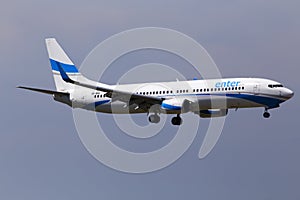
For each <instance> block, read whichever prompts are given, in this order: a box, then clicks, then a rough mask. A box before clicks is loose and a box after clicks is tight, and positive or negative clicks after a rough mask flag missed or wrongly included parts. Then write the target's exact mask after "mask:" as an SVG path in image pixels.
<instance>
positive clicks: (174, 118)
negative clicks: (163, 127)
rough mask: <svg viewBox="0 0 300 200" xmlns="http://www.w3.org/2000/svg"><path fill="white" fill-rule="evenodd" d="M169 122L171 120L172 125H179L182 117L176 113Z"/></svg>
mask: <svg viewBox="0 0 300 200" xmlns="http://www.w3.org/2000/svg"><path fill="white" fill-rule="evenodd" d="M171 122H172V124H173V125H176V126H179V125H181V124H182V119H181V117H180V116H179V115H177V116H176V117H173V118H172V121H171Z"/></svg>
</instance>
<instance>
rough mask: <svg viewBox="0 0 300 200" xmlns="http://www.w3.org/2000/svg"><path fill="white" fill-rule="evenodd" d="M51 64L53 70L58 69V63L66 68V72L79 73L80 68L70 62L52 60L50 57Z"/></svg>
mask: <svg viewBox="0 0 300 200" xmlns="http://www.w3.org/2000/svg"><path fill="white" fill-rule="evenodd" d="M50 64H51V68H52V70H55V71H58V72H59V69H58V65H59V64H60V66H61V67H62V68H63V69H64V71H65V72H66V73H78V69H77V68H76V67H75V65H68V64H64V63H61V62H58V61H56V60H52V59H50Z"/></svg>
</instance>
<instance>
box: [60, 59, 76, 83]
mask: <svg viewBox="0 0 300 200" xmlns="http://www.w3.org/2000/svg"><path fill="white" fill-rule="evenodd" d="M56 64H57V67H58V70H59V72H60V75H61V78H62V79H63V80H64V81H66V82H67V83H72V84H74V83H75V81H73V80H72V79H70V77H69V76H68V75H67V73H66V72H65V70H64V69H63V68H62V66H61V65H60V63H59V62H57V63H56Z"/></svg>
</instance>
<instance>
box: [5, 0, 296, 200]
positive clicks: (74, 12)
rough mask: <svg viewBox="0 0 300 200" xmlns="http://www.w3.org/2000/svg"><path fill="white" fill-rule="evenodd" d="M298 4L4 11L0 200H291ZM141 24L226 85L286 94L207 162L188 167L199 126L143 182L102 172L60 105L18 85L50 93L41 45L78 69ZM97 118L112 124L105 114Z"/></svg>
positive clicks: (249, 113)
mask: <svg viewBox="0 0 300 200" xmlns="http://www.w3.org/2000/svg"><path fill="white" fill-rule="evenodd" d="M299 6H300V3H299V1H296V0H295V1H292V0H288V1H284V2H283V1H279V0H275V1H258V0H254V1H234V0H232V1H215V0H213V1H182V2H179V3H178V2H177V3H175V2H173V1H164V2H163V3H162V2H161V1H151V2H148V3H146V2H142V1H130V2H126V3H125V2H124V1H109V2H100V1H85V2H83V1H72V3H67V2H62V1H57V0H53V1H48V2H47V1H33V0H29V1H22V2H18V1H4V2H2V6H1V8H0V12H1V18H0V24H1V32H0V36H1V37H0V38H1V43H0V44H1V45H0V56H1V57H0V58H1V64H2V73H1V74H0V76H1V79H0V89H1V92H2V96H1V97H2V99H1V105H2V112H1V113H2V114H1V124H0V128H1V129H0V130H1V132H0V163H1V165H0V198H1V199H49V200H50V199H83V198H88V199H100V198H101V199H183V198H185V199H196V198H197V199H199V198H202V199H249V200H250V199H251V200H252V199H263V200H269V199H272V200H273V199H278V200H279V199H291V200H293V199H299V198H300V190H299V186H300V170H299V169H300V160H299V152H300V135H299V124H298V123H299V120H298V113H299V105H298V103H297V102H299V97H298V93H299V92H300V89H299V88H300V87H299V86H300V85H299V74H300V69H299V66H300V57H299V49H300V39H299V35H300V22H299V18H300V13H299ZM144 26H159V27H166V28H172V29H175V30H178V31H181V32H183V33H185V34H187V35H189V36H191V37H192V38H194V39H195V40H197V41H198V42H199V43H201V44H202V45H203V46H204V47H205V48H206V49H207V50H208V52H209V53H210V55H211V56H212V57H213V59H214V60H215V62H216V63H217V65H218V66H219V68H220V71H221V72H222V74H223V76H224V77H239V76H242V77H254V76H259V77H267V78H271V79H274V80H277V81H279V82H282V83H283V84H284V85H286V86H288V87H289V88H291V89H292V90H293V91H294V92H295V96H294V98H293V99H292V100H290V101H288V102H286V103H285V104H283V105H282V106H281V108H279V109H275V110H271V114H272V117H271V118H270V119H269V120H265V119H263V118H262V112H263V109H252V110H251V109H250V110H239V111H238V112H234V111H231V112H230V114H229V116H228V117H227V120H226V124H225V127H224V130H223V134H222V136H221V139H220V141H219V142H218V144H217V145H216V147H215V149H214V150H213V152H212V153H211V154H210V155H209V156H208V157H207V158H205V159H204V160H198V157H197V154H198V151H199V147H200V145H201V142H202V140H203V136H204V134H205V131H206V130H205V129H206V127H207V120H203V119H201V122H200V123H201V124H203V127H204V128H203V130H202V129H201V128H200V130H199V132H198V135H197V137H196V139H195V141H194V143H193V145H192V146H191V148H190V149H189V150H188V151H187V152H186V153H185V154H184V156H183V157H182V158H180V159H179V160H178V161H177V162H176V163H175V164H173V165H171V166H170V167H168V168H166V169H164V170H161V171H158V172H154V173H150V174H143V175H132V174H125V173H121V172H117V171H114V170H111V169H110V168H107V167H105V166H104V165H102V164H101V163H99V162H98V161H96V160H95V159H94V158H93V157H92V156H91V155H90V154H89V153H88V152H87V151H86V150H85V148H84V146H83V145H82V144H81V142H80V140H79V137H78V135H77V133H76V129H75V125H74V122H73V117H72V112H71V109H70V108H69V107H67V106H65V105H62V104H59V103H56V102H54V101H53V100H52V98H51V97H49V96H46V95H42V94H41V95H40V94H35V93H31V92H26V91H21V90H18V89H15V86H17V85H28V86H37V87H41V88H49V89H53V88H54V83H53V79H52V74H51V70H50V68H49V63H48V57H47V53H46V48H45V45H44V39H45V38H46V37H56V38H57V39H58V41H59V42H60V43H61V44H62V46H63V47H64V49H66V50H67V52H68V54H69V55H70V57H71V58H72V60H73V61H74V62H75V63H77V65H78V66H79V65H80V63H81V62H82V61H83V60H84V58H85V56H86V55H87V54H88V53H89V52H90V51H91V50H92V48H93V47H94V46H96V45H97V44H98V43H99V42H101V41H103V40H105V39H106V38H108V37H109V36H111V35H112V34H116V33H118V32H121V31H123V30H127V29H130V28H136V27H144ZM167 58H168V57H166V58H165V61H166V62H167V63H169V64H170V63H172V62H173V63H174V61H172V60H168V59H167ZM143 59H144V60H143ZM143 61H145V63H147V62H148V61H149V59H148V58H147V57H146V58H140V61H139V62H141V63H143ZM132 62H133V61H132V60H131V57H130V56H129V58H128V59H127V60H125V61H124V63H126V66H128V68H130V63H132ZM133 63H134V62H133ZM115 65H122V62H117V63H115ZM174 65H175V63H174ZM183 67H184V66H183ZM107 76H112V72H111V73H107ZM189 78H193V75H192V74H191V77H189ZM107 80H115V79H114V78H113V79H109V78H108V79H107ZM138 117H139V118H141V119H144V120H146V117H145V115H139V116H138ZM99 118H101V119H102V120H104V121H105V122H107V123H106V124H107V126H108V127H109V126H113V125H114V123H113V122H112V118H111V116H109V115H105V114H99ZM172 130H174V128H172V127H171V126H169V127H167V128H166V132H167V133H169V134H170V132H172ZM114 134H116V135H117V134H119V135H121V134H122V133H121V132H116V131H114ZM111 137H115V136H111ZM166 137H171V136H170V135H168V136H166ZM119 138H122V137H119ZM114 139H116V140H118V137H116V138H114ZM119 142H122V141H119ZM126 142H127V140H126ZM150 142H151V141H150ZM152 142H153V145H154V146H155V145H157V143H156V142H157V140H156V141H155V139H154V141H152ZM130 144H131V143H130ZM159 144H160V143H159ZM124 145H125V146H126V144H124ZM137 145H138V144H137ZM149 146H151V145H149Z"/></svg>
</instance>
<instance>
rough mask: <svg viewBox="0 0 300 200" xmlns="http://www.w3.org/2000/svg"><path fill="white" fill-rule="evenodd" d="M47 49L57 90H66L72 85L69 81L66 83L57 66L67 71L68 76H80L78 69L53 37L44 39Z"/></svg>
mask: <svg viewBox="0 0 300 200" xmlns="http://www.w3.org/2000/svg"><path fill="white" fill-rule="evenodd" d="M46 46H47V51H48V55H49V59H50V65H51V68H52V73H53V78H54V82H55V86H56V90H57V91H62V92H63V91H68V90H70V89H72V88H73V87H74V86H73V85H72V84H70V83H66V82H65V81H64V80H63V79H62V77H61V75H60V72H59V66H60V67H62V68H63V70H64V71H65V72H66V73H68V74H69V75H70V76H81V74H80V73H79V71H78V69H77V68H76V66H75V65H74V63H73V62H72V61H71V59H70V58H69V57H68V55H67V54H66V53H65V52H64V50H63V49H62V48H61V46H60V45H59V44H58V42H57V41H56V39H55V38H47V39H46Z"/></svg>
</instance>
